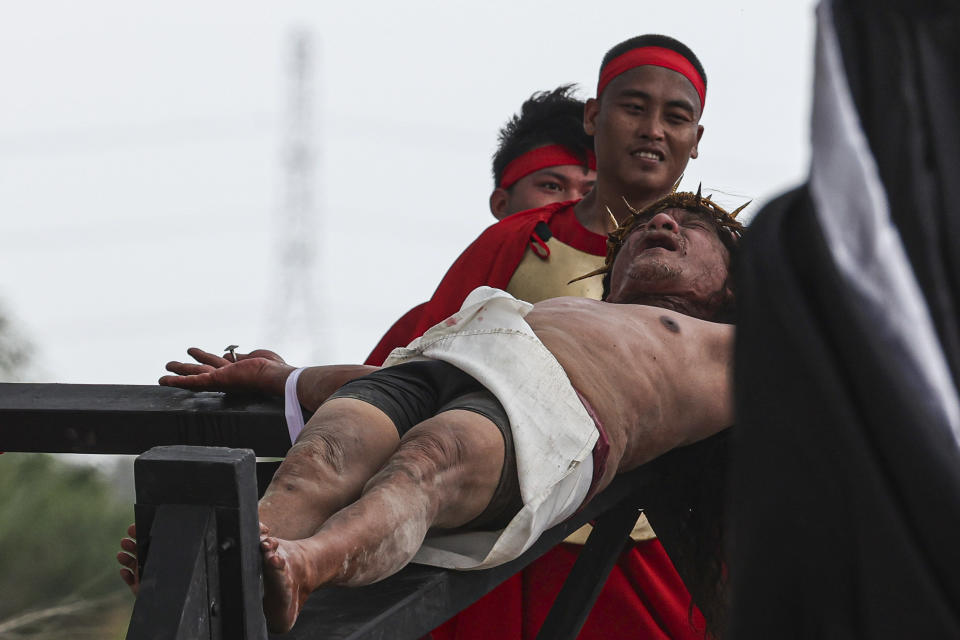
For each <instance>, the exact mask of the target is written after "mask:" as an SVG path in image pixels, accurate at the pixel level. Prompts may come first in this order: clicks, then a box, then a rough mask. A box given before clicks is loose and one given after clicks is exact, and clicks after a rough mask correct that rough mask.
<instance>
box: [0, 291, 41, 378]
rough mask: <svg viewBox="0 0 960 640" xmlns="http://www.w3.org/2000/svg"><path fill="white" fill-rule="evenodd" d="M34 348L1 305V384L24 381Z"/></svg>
mask: <svg viewBox="0 0 960 640" xmlns="http://www.w3.org/2000/svg"><path fill="white" fill-rule="evenodd" d="M32 353H33V348H32V346H31V345H30V343H29V342H28V341H27V340H26V339H25V338H24V337H22V336H21V335H20V334H19V333H18V332H17V331H16V329H15V328H14V327H13V324H12V322H11V321H10V317H9V315H8V314H7V313H6V312H5V310H4V309H3V306H2V305H0V382H18V381H20V380H23V379H24V377H25V372H26V370H27V367H28V366H29V363H30V356H31V354H32Z"/></svg>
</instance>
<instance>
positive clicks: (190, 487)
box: [0, 384, 670, 640]
mask: <svg viewBox="0 0 960 640" xmlns="http://www.w3.org/2000/svg"><path fill="white" fill-rule="evenodd" d="M161 445H196V448H195V447H164V448H161V449H158V450H155V451H153V452H150V453H148V454H147V455H145V456H142V457H141V458H140V459H138V461H137V496H138V497H137V501H138V504H137V520H138V532H143V531H152V533H153V534H154V535H153V536H151V535H150V534H149V533H147V534H143V533H141V540H139V541H138V543H139V544H141V545H148V548H144V549H141V553H142V554H143V556H144V557H145V558H146V564H145V566H144V573H143V578H144V579H145V580H146V581H149V584H144V588H145V589H147V590H152V591H153V596H151V602H152V603H151V604H149V605H148V604H141V603H140V602H138V604H137V608H136V609H135V611H134V615H133V618H132V620H131V627H130V635H129V636H128V638H131V639H132V640H139V639H140V638H146V637H150V638H160V637H164V638H170V639H171V640H173V639H174V638H180V637H183V638H186V637H204V638H243V639H244V640H254V639H257V640H259V639H260V638H263V637H265V635H263V634H264V633H265V631H264V627H263V625H262V619H263V618H262V611H261V610H260V608H259V602H258V601H259V597H260V594H259V591H258V589H259V579H258V578H257V579H253V578H252V577H251V573H250V572H256V575H257V576H258V577H259V564H257V563H255V562H254V563H252V564H251V560H250V558H251V557H253V556H251V555H250V554H256V545H255V543H251V542H250V540H248V538H252V539H253V540H255V539H256V535H257V530H256V520H255V518H256V512H255V501H256V495H255V494H256V492H255V489H254V486H255V485H256V484H257V483H256V479H255V477H254V475H255V471H254V469H253V454H252V453H243V452H238V451H230V450H226V449H207V448H204V447H210V446H217V447H232V448H234V449H250V450H252V451H254V452H256V455H259V456H265V457H269V456H282V455H283V454H284V453H285V452H286V450H287V449H288V448H289V446H290V442H289V440H288V436H287V431H286V428H285V425H284V421H283V408H282V406H281V404H280V403H279V402H278V401H270V400H264V399H262V398H259V397H253V396H235V395H231V396H227V395H225V394H220V393H193V392H188V391H183V390H179V389H171V388H166V387H159V386H118V385H64V384H0V450H5V451H36V452H40V451H43V452H72V453H100V454H103V453H107V454H140V453H143V452H145V451H147V450H148V449H151V448H153V447H157V446H161ZM244 461H246V462H244ZM258 466H262V465H258ZM659 474H660V472H659V471H658V470H657V469H656V467H655V466H653V467H648V468H640V469H638V470H636V471H633V472H631V473H629V474H624V475H622V476H620V477H618V478H617V479H616V480H615V481H614V482H613V483H612V484H611V485H610V487H608V488H607V489H606V490H605V491H604V492H603V493H601V494H600V495H598V496H597V497H596V498H594V499H593V500H592V501H591V503H590V504H589V505H587V506H586V507H585V508H583V509H582V510H581V511H580V512H578V513H577V514H576V515H575V516H573V517H572V518H570V519H569V520H568V521H566V522H564V523H562V524H560V525H558V526H556V527H554V528H553V529H551V530H550V531H548V532H546V533H545V534H544V535H543V536H542V537H541V538H540V540H539V541H538V542H537V543H536V544H534V546H533V547H532V548H531V549H529V550H528V551H527V552H526V553H524V554H523V555H522V556H521V557H519V558H517V559H516V560H514V561H512V562H510V563H508V564H506V565H502V566H499V567H494V568H492V569H487V570H483V571H465V572H461V571H448V570H444V569H438V568H434V567H426V566H421V565H410V566H408V567H407V568H405V569H404V570H403V571H400V572H399V573H397V574H396V575H394V576H392V577H390V578H388V579H387V580H384V581H382V582H379V583H376V584H373V585H369V586H366V587H353V588H340V587H330V588H324V589H320V590H319V591H317V592H316V593H314V594H313V596H311V598H310V599H309V600H308V601H307V604H306V606H305V608H304V611H303V612H302V614H301V616H300V618H299V620H298V622H297V624H296V626H295V627H294V628H293V630H292V631H291V632H290V633H289V634H285V635H284V636H282V637H283V638H285V639H288V638H289V639H295V640H299V639H303V640H307V639H310V640H320V639H323V640H348V639H349V640H360V639H363V640H375V639H381V638H382V639H384V640H386V639H387V638H389V639H391V640H403V639H404V638H409V639H415V638H420V637H421V636H423V635H425V634H426V633H428V632H429V631H430V630H431V629H433V628H435V627H436V626H437V625H439V624H440V623H442V622H444V621H445V620H447V619H448V618H450V617H451V616H453V615H454V614H456V613H457V612H458V611H460V610H462V609H464V608H466V607H467V606H469V605H470V604H472V603H473V602H475V601H476V600H477V599H479V598H480V597H482V596H483V595H484V594H486V593H487V592H489V591H490V590H492V589H493V588H495V587H496V586H497V585H498V584H500V583H501V582H503V581H504V580H506V579H507V578H509V577H510V576H512V575H513V574H514V573H516V572H517V571H519V570H520V569H522V568H523V567H525V566H526V565H527V564H529V563H530V562H532V561H533V560H535V559H536V558H537V557H539V556H540V555H542V554H543V553H545V552H546V551H548V550H549V549H550V548H552V547H553V546H555V545H556V544H558V543H560V542H561V541H562V540H563V539H564V538H565V537H566V536H568V535H569V534H570V533H572V532H573V531H575V530H576V529H577V528H579V527H580V526H581V525H583V524H584V523H587V522H591V521H592V522H593V523H594V529H593V532H592V534H591V535H590V537H589V539H588V540H587V543H586V545H585V547H584V549H583V551H582V552H581V553H580V556H579V559H578V561H577V563H576V564H575V565H574V568H573V570H572V571H571V573H570V576H569V578H568V579H567V582H566V583H565V585H564V587H563V589H562V591H561V593H560V594H559V595H558V597H557V600H556V601H555V603H554V606H553V608H552V609H551V611H550V614H549V615H548V617H547V619H546V621H545V623H544V625H543V627H542V629H541V631H540V635H539V636H538V637H540V638H550V639H551V640H553V639H558V640H565V639H570V640H572V639H573V638H575V637H576V635H577V633H578V632H579V629H580V627H581V626H582V625H583V622H584V621H585V620H586V617H587V615H588V613H589V612H590V608H591V607H592V606H593V602H594V600H595V599H596V597H597V595H598V594H599V592H600V590H601V588H602V586H603V584H604V582H605V581H606V578H607V576H608V575H609V572H610V570H611V569H612V568H613V565H614V564H615V562H616V559H617V556H618V555H619V553H620V551H621V550H622V548H623V546H624V544H625V543H626V541H627V539H628V536H629V533H630V530H631V529H632V527H633V525H634V523H635V522H636V519H637V516H638V512H639V508H640V505H641V504H642V502H641V500H642V498H643V495H644V493H645V492H646V493H649V490H650V487H651V486H653V485H655V484H657V483H658V481H659ZM268 475H269V474H261V476H262V477H261V482H260V485H261V487H262V485H263V479H264V478H266V477H268ZM205 478H208V479H205ZM658 531H659V527H658ZM661 538H663V535H661ZM664 544H665V546H666V548H667V550H668V552H669V550H670V545H669V544H668V542H667V541H666V540H664ZM231 554H233V555H231ZM244 557H245V558H246V560H243V561H242V562H241V559H242V558H244ZM184 576H189V579H186V578H185V577H184ZM143 593H144V592H141V594H142V595H143ZM158 594H159V595H158ZM141 600H144V601H145V600H146V599H145V598H141ZM178 607H179V609H178ZM175 609H177V611H178V613H177V615H176V616H175V615H174V613H172V612H173V611H174V610H175ZM174 618H176V620H174ZM160 621H163V622H164V623H166V627H167V628H169V631H168V632H167V633H168V635H162V636H161V635H156V633H157V630H158V627H159V625H160ZM174 622H175V623H174ZM191 624H192V625H194V626H191ZM196 625H200V626H196ZM144 629H150V630H151V631H150V632H149V634H151V635H148V632H147V631H141V630H144ZM238 629H242V630H243V631H242V635H239V634H238V631H237V630H238ZM178 634H186V635H178Z"/></svg>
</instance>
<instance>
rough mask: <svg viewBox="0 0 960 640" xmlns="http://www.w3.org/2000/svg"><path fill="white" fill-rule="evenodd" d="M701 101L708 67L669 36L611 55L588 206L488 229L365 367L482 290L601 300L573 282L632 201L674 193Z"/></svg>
mask: <svg viewBox="0 0 960 640" xmlns="http://www.w3.org/2000/svg"><path fill="white" fill-rule="evenodd" d="M705 96H706V75H705V73H704V72H703V67H702V66H701V65H700V62H699V61H698V60H697V58H696V56H695V55H693V52H691V51H690V50H689V49H688V48H687V47H686V46H685V45H684V44H682V43H680V42H678V41H676V40H674V39H673V38H669V37H667V36H660V35H645V36H639V37H637V38H632V39H630V40H627V41H625V42H623V43H621V44H619V45H617V46H616V47H614V48H613V49H611V50H610V51H609V52H608V53H607V55H606V56H605V57H604V60H603V64H602V65H601V72H600V79H599V82H598V85H597V97H596V98H592V99H590V100H588V101H587V103H586V105H585V108H584V114H583V128H584V131H585V132H586V133H587V134H588V135H592V136H594V146H595V150H596V163H597V182H596V185H595V187H594V189H593V190H592V191H591V192H590V193H588V194H587V195H586V197H584V198H583V199H582V200H579V201H576V202H558V203H554V204H550V205H548V206H545V207H541V208H539V209H533V210H529V211H522V212H520V213H516V214H514V215H511V216H509V217H507V218H505V219H503V220H501V221H500V222H498V223H497V224H495V225H493V226H492V227H490V228H488V229H487V230H486V231H484V232H483V233H482V234H481V235H480V237H479V238H477V240H475V241H474V242H473V244H471V245H470V246H469V247H467V249H466V250H465V251H464V252H463V253H462V254H461V255H460V257H459V258H458V259H457V261H456V262H454V264H453V266H451V267H450V269H449V270H448V271H447V274H446V275H445V276H444V278H443V280H442V281H441V282H440V285H439V286H438V287H437V290H436V291H435V292H434V295H433V298H431V300H430V301H429V302H427V303H425V304H423V305H420V306H419V307H416V308H414V309H413V310H411V311H410V312H408V314H407V315H406V316H404V317H403V318H402V319H401V320H400V321H398V322H397V324H395V325H394V327H393V328H391V330H390V331H389V332H388V333H387V334H386V335H385V336H384V337H383V339H382V340H381V341H380V343H379V344H378V345H377V347H376V348H375V349H374V351H373V352H372V353H371V354H370V357H369V358H368V359H367V363H368V364H381V363H382V361H383V360H384V359H385V358H386V356H387V355H388V354H389V353H390V351H391V350H392V349H393V348H395V347H399V346H404V345H405V344H407V343H408V342H410V341H411V340H413V339H414V338H416V337H417V336H419V335H421V334H422V333H423V332H424V331H426V330H427V329H428V328H430V327H431V326H433V325H434V324H436V323H437V322H440V321H441V320H443V319H444V318H446V317H447V316H449V315H450V314H451V313H453V312H455V311H456V310H457V309H459V308H460V305H461V304H462V303H463V300H464V298H466V296H467V294H468V293H469V292H470V291H472V290H473V289H475V288H476V287H478V286H483V285H488V286H492V287H496V288H498V289H503V290H505V291H507V292H509V293H510V294H512V295H513V296H515V297H517V298H519V299H521V300H526V301H528V302H538V301H540V300H545V299H547V298H554V297H558V296H580V297H587V298H594V299H599V298H600V295H601V291H600V288H599V285H598V284H597V283H595V282H590V281H580V282H576V283H573V284H568V283H569V282H570V280H572V279H573V278H575V277H576V276H577V275H578V274H580V273H585V272H587V271H592V270H593V269H597V268H599V267H600V266H601V265H602V263H603V255H604V251H605V246H606V234H607V232H608V231H609V230H610V229H611V228H612V226H613V224H614V219H611V216H612V217H613V218H615V219H616V221H620V220H622V219H624V218H625V217H626V215H627V214H628V212H629V211H628V208H627V203H629V204H630V205H632V206H633V207H634V208H643V207H644V206H646V205H648V204H650V203H651V202H653V201H654V200H656V199H657V198H659V197H660V196H662V195H664V194H666V193H669V192H670V190H671V189H672V187H673V185H674V184H675V183H676V182H677V181H678V180H679V178H680V176H681V175H682V174H683V171H684V169H685V168H686V166H687V162H688V161H689V159H690V158H696V157H697V144H698V143H699V141H700V137H701V135H702V134H703V127H702V126H700V124H699V120H700V114H701V112H702V109H703V104H704V98H705ZM559 155H560V154H554V153H553V151H551V150H546V151H540V150H538V149H533V150H532V151H531V152H530V155H527V156H526V157H518V158H516V159H514V160H513V161H512V162H511V163H510V165H513V166H516V167H517V169H516V172H515V173H514V172H513V171H512V166H507V167H505V171H504V175H507V176H508V177H512V175H509V174H514V175H517V174H520V173H522V172H523V171H525V170H528V169H529V168H530V167H536V166H538V165H537V163H538V162H543V161H550V162H556V161H557V157H558V156H559ZM551 158H552V159H551ZM513 163H517V164H516V165H514V164H513ZM541 166H542V165H541ZM506 169H511V172H507V171H506ZM504 175H502V176H501V177H500V179H501V180H503V177H504ZM514 186H516V185H514Z"/></svg>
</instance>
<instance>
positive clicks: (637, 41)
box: [597, 33, 707, 98]
mask: <svg viewBox="0 0 960 640" xmlns="http://www.w3.org/2000/svg"><path fill="white" fill-rule="evenodd" d="M641 47H662V48H664V49H670V50H671V51H676V52H677V53H679V54H680V55H682V56H683V57H684V58H686V59H687V60H689V61H690V64H692V65H693V68H694V69H696V70H697V73H699V74H700V78H701V79H702V80H703V86H704V87H706V86H707V72H706V71H704V70H703V65H702V64H700V60H699V59H697V56H696V55H695V54H694V53H693V51H691V50H690V47H688V46H687V45H685V44H683V43H682V42H680V41H679V40H677V39H676V38H671V37H670V36H663V35H659V34H656V33H649V34H646V35H642V36H636V37H633V38H630V39H629V40H624V41H623V42H621V43H620V44H618V45H615V46H614V47H613V48H612V49H610V50H609V51H607V53H606V55H605V56H603V62H601V63H600V74H603V69H604V67H606V66H607V65H608V64H610V61H611V60H613V59H614V58H617V57H619V56H621V55H623V54H624V53H626V52H627V51H631V50H633V49H639V48H641ZM597 97H598V98H599V97H600V96H597Z"/></svg>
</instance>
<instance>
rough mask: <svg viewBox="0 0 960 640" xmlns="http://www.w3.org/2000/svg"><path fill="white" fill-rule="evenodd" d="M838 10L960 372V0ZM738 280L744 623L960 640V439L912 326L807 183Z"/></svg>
mask: <svg viewBox="0 0 960 640" xmlns="http://www.w3.org/2000/svg"><path fill="white" fill-rule="evenodd" d="M871 10H872V11H871ZM834 16H835V17H836V23H835V24H836V27H837V34H838V37H839V40H840V44H841V49H842V52H843V56H844V61H843V64H844V67H845V69H846V72H847V75H848V78H849V82H850V85H851V87H850V88H851V93H852V95H853V99H854V103H855V105H856V107H857V110H858V112H859V115H860V119H861V125H862V128H863V131H864V132H865V133H866V136H867V139H868V142H869V147H870V150H871V151H872V153H873V155H874V158H875V160H876V164H877V169H878V172H879V174H880V178H881V179H882V182H883V187H884V191H885V192H886V195H887V198H888V200H889V204H890V215H891V218H892V219H893V221H894V223H895V224H896V226H897V228H898V230H899V232H900V235H901V238H902V241H903V244H904V247H905V249H906V252H907V255H908V257H909V262H910V265H911V266H912V267H913V270H914V273H915V274H916V280H917V282H918V284H919V287H920V290H921V291H922V293H923V296H924V298H925V299H926V302H927V305H928V307H929V311H930V315H931V317H932V318H933V322H934V325H935V327H936V333H937V336H938V338H939V340H940V343H941V347H942V349H943V352H944V356H945V358H946V361H947V362H948V363H949V365H950V367H951V369H952V374H953V380H954V381H956V380H957V379H958V376H957V371H958V368H957V366H958V363H960V339H958V335H960V333H958V327H957V308H958V304H960V288H958V283H960V270H958V259H960V253H958V248H960V247H958V246H957V245H958V243H960V234H958V233H957V231H958V230H960V229H958V227H960V192H958V189H960V182H958V181H960V171H958V168H960V140H958V124H957V119H958V117H960V99H958V98H960V92H958V87H960V64H958V60H960V48H958V47H960V44H958V43H960V31H958V30H957V28H956V27H957V26H958V24H960V22H958V16H960V3H956V2H927V3H922V2H921V3H916V5H915V6H908V5H907V3H905V2H894V1H892V0H881V1H880V2H871V3H870V4H869V6H868V3H866V2H863V1H860V0H857V1H848V2H837V3H835V11H834ZM813 126H814V127H816V126H817V123H816V122H814V123H813ZM836 179H837V180H842V179H843V176H836ZM738 278H739V280H738V306H739V317H738V322H737V324H738V328H737V336H738V339H737V348H736V376H735V378H736V379H735V386H736V400H737V410H738V417H737V422H738V427H737V429H736V431H735V433H734V437H733V445H732V449H733V453H732V459H731V470H730V479H729V493H728V505H729V506H728V516H729V519H728V532H730V533H729V535H728V540H730V541H731V546H730V551H729V555H728V563H729V565H728V566H729V569H730V576H731V593H732V595H731V609H730V618H729V619H730V624H729V627H728V637H731V638H764V639H766V638H914V637H916V638H960V448H958V445H957V441H956V439H955V438H954V435H953V433H952V432H951V431H950V429H949V425H948V421H946V420H945V414H944V410H943V405H942V404H938V403H937V402H936V401H935V400H936V398H935V397H934V396H935V394H933V395H932V394H931V392H930V389H929V388H928V387H925V386H924V384H925V383H924V381H923V380H921V379H920V378H919V377H917V376H915V375H908V374H905V369H904V366H903V362H904V360H903V353H904V352H903V347H902V344H900V343H898V342H896V341H894V340H891V337H890V334H889V333H886V334H883V333H881V332H878V331H876V330H875V328H876V327H877V326H878V324H881V323H880V322H879V321H878V320H879V318H878V314H882V313H883V309H882V308H879V309H878V308H876V307H874V306H870V305H865V304H863V299H862V298H858V297H857V296H856V295H854V294H853V292H852V290H851V286H850V283H849V282H848V280H847V278H846V277H845V276H844V275H843V273H842V272H841V270H839V269H838V268H837V265H836V262H835V260H834V257H833V256H832V254H831V253H830V251H829V249H828V244H827V242H826V239H825V237H824V231H823V228H822V226H821V225H820V224H819V222H818V218H817V217H816V211H815V206H814V200H813V199H812V197H811V192H810V187H809V186H806V187H803V188H800V189H798V190H796V191H794V192H791V193H789V194H787V195H785V196H782V197H781V198H780V199H778V200H776V201H774V202H773V203H771V204H770V205H768V206H767V207H765V208H764V210H763V211H762V212H761V213H760V214H758V216H757V218H756V220H755V221H754V223H753V224H752V225H751V227H750V229H749V230H748V232H747V234H746V236H745V239H744V251H743V256H742V262H741V265H740V269H739V274H738ZM898 302H899V301H898V300H896V299H891V300H890V301H889V304H890V305H896V304H898ZM906 331H907V332H909V327H907V328H906Z"/></svg>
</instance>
